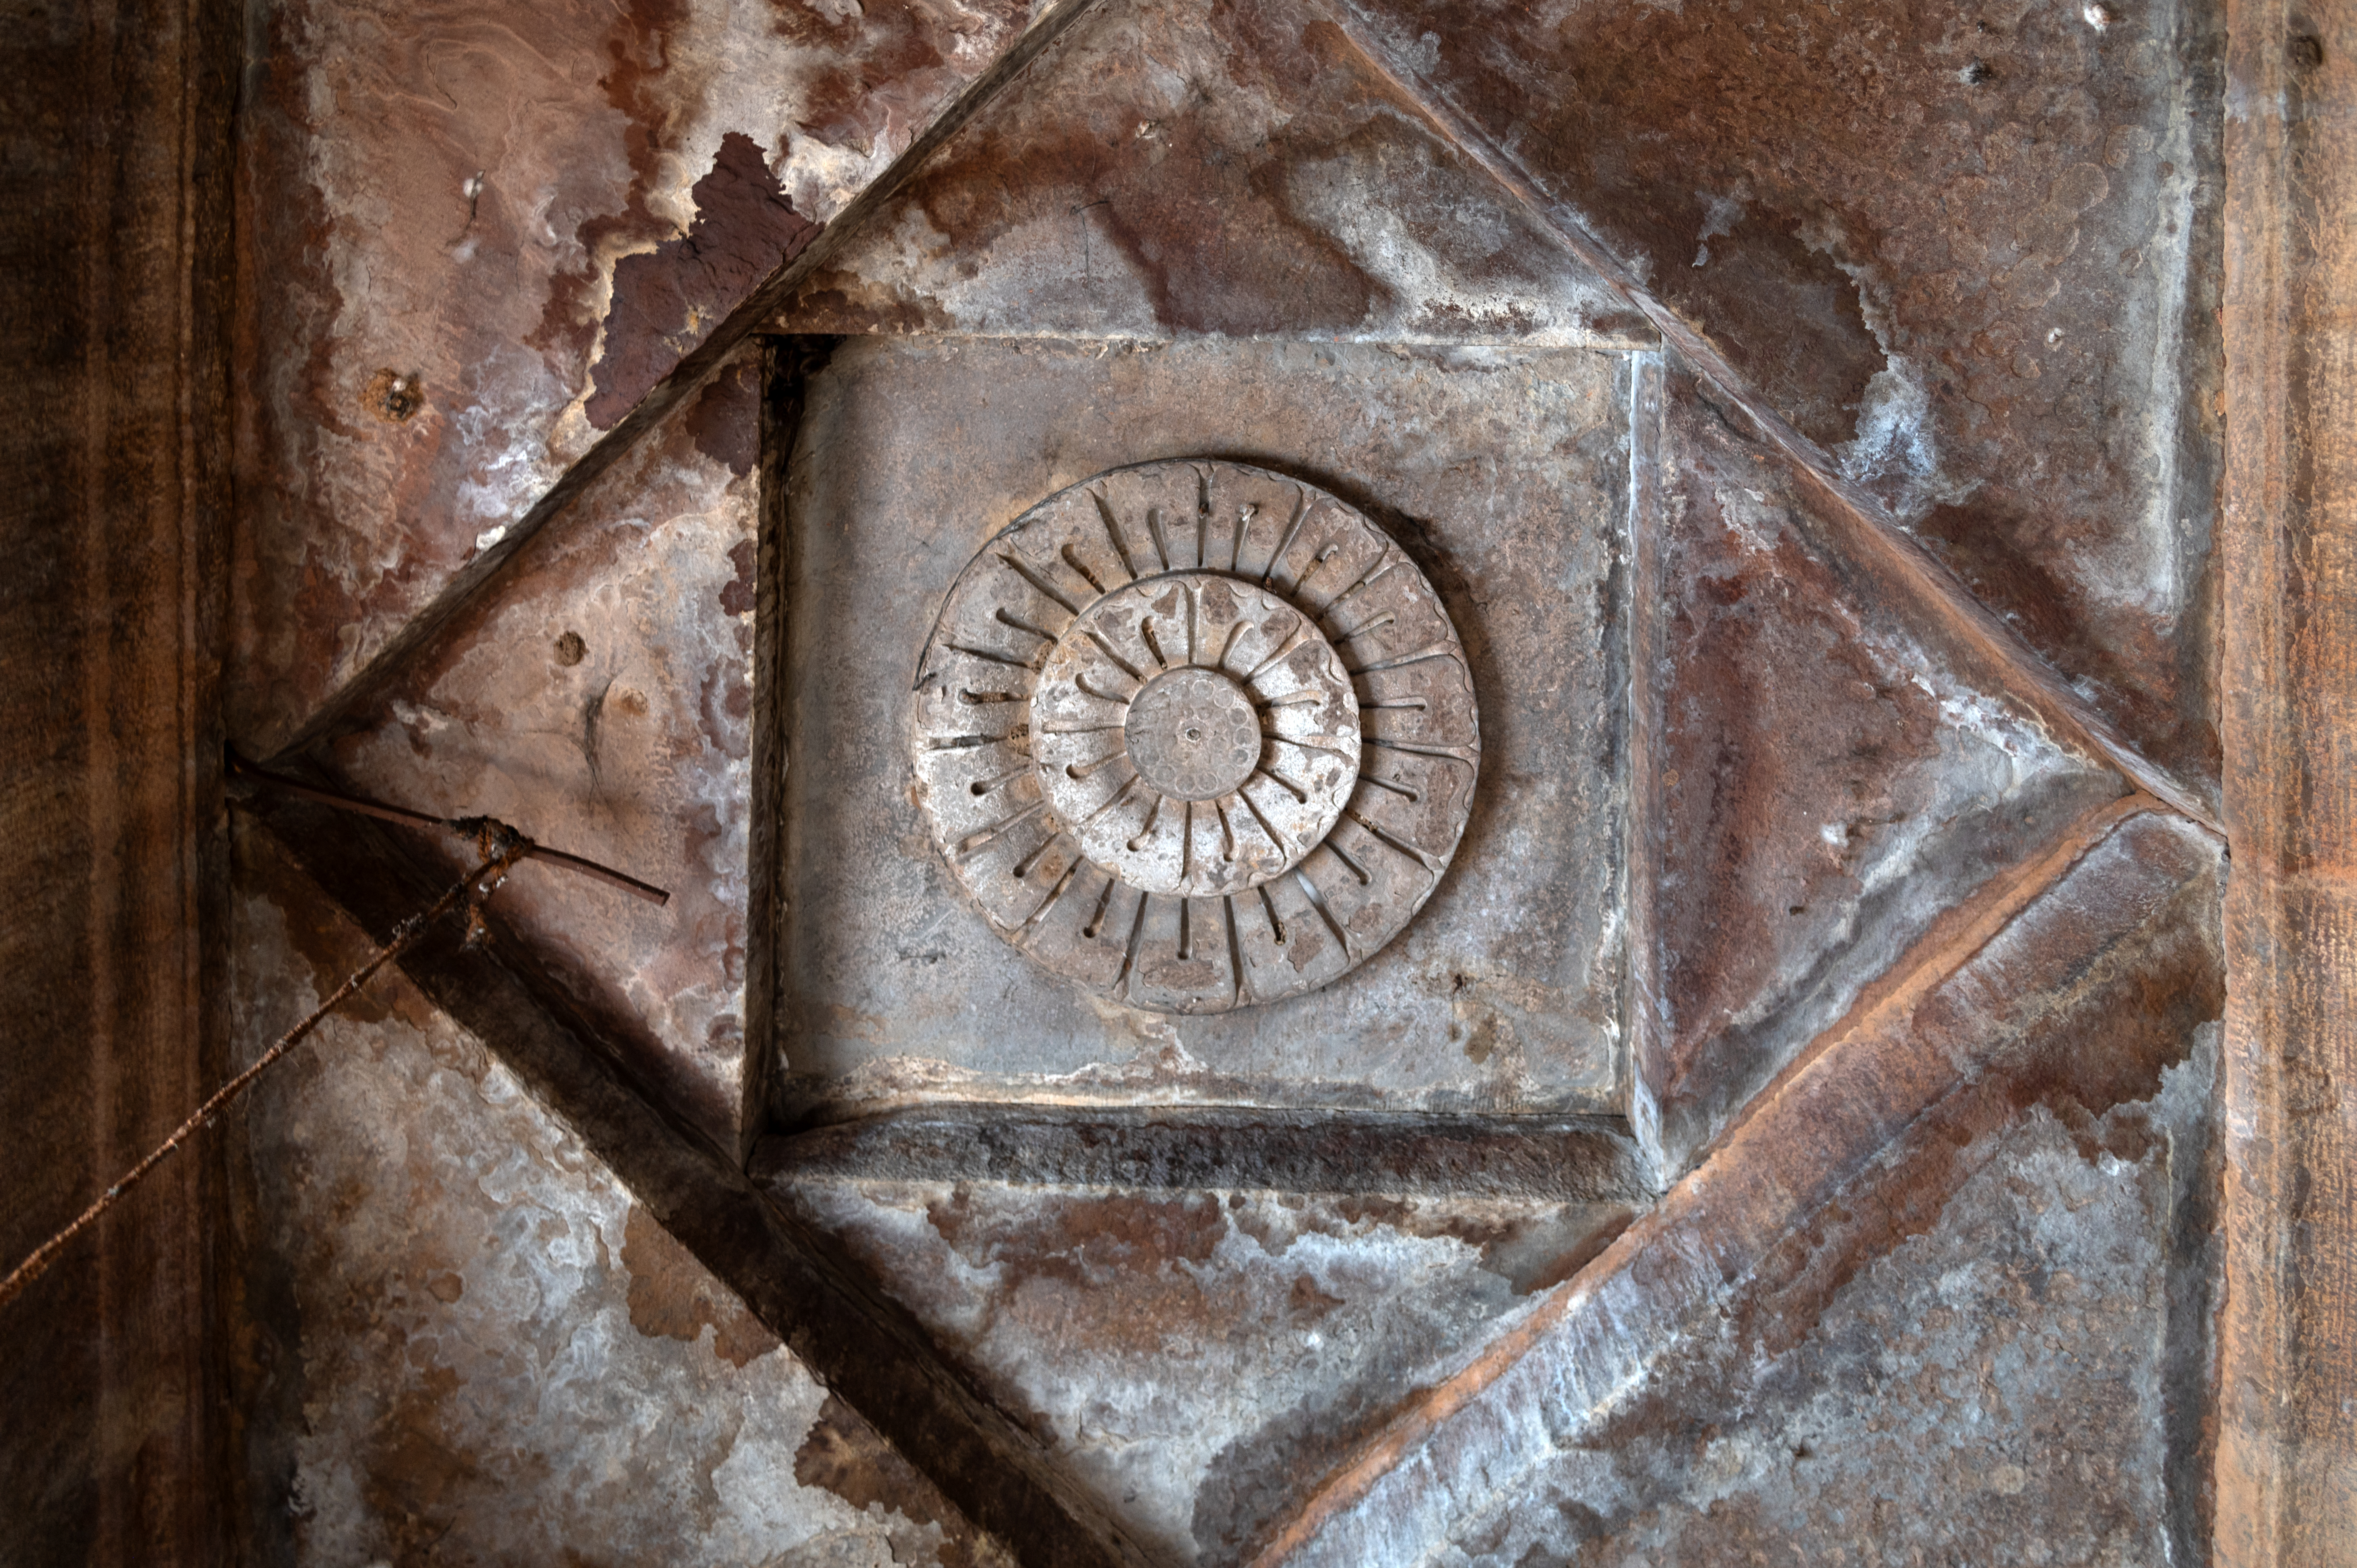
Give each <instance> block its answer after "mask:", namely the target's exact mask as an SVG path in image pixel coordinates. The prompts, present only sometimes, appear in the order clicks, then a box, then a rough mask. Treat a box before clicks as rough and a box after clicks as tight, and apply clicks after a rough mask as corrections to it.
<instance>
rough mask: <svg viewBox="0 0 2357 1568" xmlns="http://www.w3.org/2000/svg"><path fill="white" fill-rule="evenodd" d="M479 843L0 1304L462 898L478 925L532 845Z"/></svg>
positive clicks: (14, 1282)
mask: <svg viewBox="0 0 2357 1568" xmlns="http://www.w3.org/2000/svg"><path fill="white" fill-rule="evenodd" d="M397 810H398V808H395V807H386V808H383V809H382V814H390V813H392V812H393V811H397ZM429 820H430V819H429ZM480 842H481V843H482V845H483V848H484V851H485V852H486V854H488V855H489V858H488V859H486V860H485V861H484V862H483V863H482V864H481V865H478V866H477V867H475V869H474V870H472V871H470V872H468V874H467V875H465V876H463V877H461V878H459V879H458V880H457V882H454V883H452V884H451V885H450V888H449V890H448V891H447V892H446V893H444V894H443V895H442V896H441V897H439V898H436V900H434V902H433V903H431V904H429V905H427V906H426V907H425V908H424V909H422V910H420V911H418V912H417V913H416V914H414V915H412V916H411V917H410V918H407V919H405V920H404V921H402V922H401V924H400V925H398V926H396V927H394V928H393V937H392V939H391V940H388V941H387V942H386V943H385V944H384V945H383V946H382V947H380V948H378V949H377V950H376V951H375V952H373V953H371V954H370V955H369V959H368V961H367V962H365V963H363V964H361V967H360V968H358V969H356V970H354V971H353V972H351V973H350V975H348V976H347V977H346V978H345V980H344V983H342V984H341V985H339V986H338V987H336V989H335V990H334V992H332V993H330V994H329V995H328V999H327V1000H326V1001H324V1002H322V1003H320V1004H319V1005H318V1006H317V1007H315V1008H313V1009H312V1010H311V1014H310V1016H308V1017H307V1018H305V1019H304V1020H303V1021H302V1022H301V1023H299V1024H297V1025H296V1026H294V1027H293V1028H291V1029H289V1030H287V1031H286V1032H285V1034H283V1035H281V1036H278V1038H277V1039H276V1040H274V1042H272V1044H271V1046H270V1048H269V1049H268V1050H265V1051H264V1052H263V1053H262V1055H260V1056H259V1057H256V1058H254V1060H253V1065H252V1066H251V1067H249V1068H247V1069H245V1070H244V1071H243V1072H241V1073H239V1074H238V1075H237V1076H236V1077H235V1078H232V1079H230V1080H229V1081H228V1082H227V1083H225V1084H222V1085H221V1088H220V1089H218V1090H214V1091H213V1095H212V1098H210V1100H207V1101H205V1102H204V1103H203V1104H202V1105H200V1106H199V1107H198V1108H197V1112H196V1114H194V1115H193V1116H190V1117H189V1118H188V1120H187V1121H186V1122H181V1123H180V1125H179V1127H178V1130H177V1131H175V1132H174V1133H172V1135H171V1136H170V1137H168V1138H167V1139H165V1140H164V1141H163V1142H162V1143H161V1144H157V1145H156V1147H155V1148H154V1149H153V1150H152V1151H150V1152H149V1154H148V1155H147V1157H146V1158H145V1159H143V1160H141V1161H140V1162H139V1163H138V1164H137V1165H134V1166H132V1167H131V1169H130V1170H128V1171H126V1172H125V1173H124V1175H123V1176H122V1178H121V1179H120V1180H118V1181H117V1182H115V1184H114V1185H113V1187H108V1188H107V1189H106V1190H105V1191H104V1192H103V1193H101V1194H100V1195H99V1197H98V1200H97V1201H96V1202H94V1203H92V1204H91V1206H90V1207H89V1208H85V1209H83V1210H82V1211H81V1214H80V1215H79V1216H77V1217H76V1218H75V1219H74V1221H73V1223H72V1224H70V1225H69V1226H67V1227H66V1228H65V1229H64V1230H60V1231H59V1232H58V1233H57V1234H56V1235H54V1236H52V1237H50V1238H49V1239H48V1240H46V1241H44V1242H42V1243H41V1244H40V1245H39V1246H38V1247H36V1248H34V1249H33V1251H32V1252H31V1254H30V1255H29V1256H27V1258H26V1259H25V1261H24V1262H21V1263H18V1264H17V1265H16V1267H15V1268H14V1269H12V1270H10V1271H9V1273H8V1277H7V1278H6V1279H5V1280H0V1307H5V1306H6V1305H8V1304H9V1303H10V1302H12V1301H14V1300H16V1297H17V1296H18V1295H20V1294H23V1292H24V1290H25V1287H26V1286H27V1285H29V1284H31V1283H33V1282H34V1281H35V1280H37V1279H39V1278H40V1277H41V1275H42V1274H43V1273H47V1272H48V1267H49V1265H50V1264H51V1263H53V1262H56V1261H57V1259H58V1255H59V1253H61V1252H63V1251H65V1250H66V1248H67V1246H68V1245H69V1244H70V1243H71V1242H72V1240H73V1239H74V1238H75V1237H76V1236H79V1235H81V1233H82V1232H83V1231H84V1230H88V1229H90V1227H91V1226H92V1225H94V1224H96V1223H97V1222H98V1219H99V1218H100V1216H102V1215H103V1214H104V1213H105V1212H106V1211H107V1210H108V1209H110V1208H113V1207H114V1206H115V1205H116V1204H117V1203H120V1202H121V1201H123V1199H124V1197H126V1196H128V1195H129V1193H130V1191H131V1189H132V1188H133V1187H137V1186H138V1185H139V1184H140V1183H141V1182H142V1181H144V1180H145V1179H146V1177H147V1174H148V1173H149V1172H150V1171H152V1170H154V1169H155V1168H156V1166H157V1165H161V1164H163V1163H164V1161H165V1160H166V1159H167V1157H168V1156H170V1155H171V1154H172V1153H173V1152H174V1151H175V1150H177V1149H178V1148H179V1147H180V1145H181V1144H184V1143H186V1142H188V1139H190V1138H191V1137H194V1136H195V1135H196V1134H197V1133H199V1132H201V1131H203V1130H204V1128H205V1127H206V1126H207V1125H208V1124H210V1122H212V1120H213V1118H214V1117H216V1116H218V1115H220V1114H221V1112H222V1111H223V1110H224V1109H225V1108H227V1107H228V1105H229V1104H230V1103H231V1101H234V1100H236V1099H237V1097H238V1096H239V1095H241V1094H243V1093H244V1092H245V1091H246V1090H247V1088H248V1087H250V1086H251V1085H252V1084H253V1080H254V1079H258V1078H260V1077H261V1076H262V1075H263V1073H264V1071H265V1070H267V1069H269V1067H270V1065H271V1064H272V1063H273V1062H275V1061H276V1060H278V1058H281V1057H283V1056H285V1054H286V1053H287V1052H288V1051H290V1050H292V1049H294V1047H295V1046H296V1042H298V1041H300V1040H301V1039H302V1038H303V1037H304V1036H306V1035H308V1034H309V1033H310V1032H311V1031H312V1030H313V1029H315V1028H317V1026H318V1025H319V1021H320V1020H321V1019H323V1018H325V1017H326V1016H327V1015H328V1014H330V1013H332V1012H334V1011H335V1010H336V1009H337V1008H338V1007H339V1006H340V1005H342V1004H344V1003H345V1002H348V1001H350V999H351V997H352V996H353V994H354V993H357V992H358V991H359V990H360V988H361V986H363V985H365V984H367V983H368V982H369V980H370V977H371V976H372V975H374V974H375V973H376V972H377V971H378V970H380V969H382V968H383V967H384V966H385V965H386V964H388V963H390V962H392V961H393V960H394V959H396V958H399V957H400V956H401V955H402V954H403V953H404V952H406V951H408V950H410V948H412V947H413V946H414V945H415V944H416V942H417V940H418V939H419V938H420V937H422V936H424V935H425V932H426V930H427V929H429V928H430V927H431V926H432V925H433V924H434V922H435V921H436V920H437V919H439V918H442V917H443V916H444V915H446V914H447V913H449V911H450V909H451V908H453V907H454V906H455V905H457V903H458V902H459V901H460V900H461V899H464V900H465V901H466V904H467V906H468V915H469V917H470V921H469V924H470V926H471V924H472V920H471V917H472V916H473V915H474V914H475V912H476V911H478V910H479V909H480V908H481V907H482V903H483V900H485V899H486V898H489V897H490V896H491V895H492V894H493V893H495V892H497V891H498V890H499V886H500V883H501V882H503V881H505V880H506V879H507V874H508V872H509V870H510V869H511V867H512V866H513V865H515V863H516V862H517V861H518V860H521V859H522V858H523V856H524V855H525V854H527V853H529V852H530V850H531V848H532V843H531V841H530V840H529V839H526V838H524V837H523V835H522V834H521V833H517V832H512V831H511V830H497V829H496V827H495V828H494V829H487V830H485V831H484V832H483V833H482V834H481V838H480Z"/></svg>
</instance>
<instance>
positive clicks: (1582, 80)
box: [1361, 0, 2222, 779]
mask: <svg viewBox="0 0 2357 1568" xmlns="http://www.w3.org/2000/svg"><path fill="white" fill-rule="evenodd" d="M1361 11H1362V14H1364V15H1366V16H1369V18H1370V26H1371V27H1372V29H1373V30H1374V32H1375V33H1376V34H1377V35H1378V36H1379V37H1380V38H1381V39H1382V41H1383V48H1386V50H1387V51H1388V52H1389V53H1390V54H1391V55H1392V56H1393V58H1394V59H1395V60H1396V61H1397V62H1398V64H1399V65H1400V66H1401V68H1402V69H1403V70H1405V71H1406V73H1407V74H1408V75H1409V76H1410V77H1411V78H1412V79H1413V80H1415V81H1416V82H1418V83H1419V84H1420V85H1421V86H1422V87H1424V88H1425V89H1426V90H1427V91H1433V92H1435V93H1437V94H1438V95H1440V96H1443V97H1445V98H1446V99H1447V100H1448V102H1450V103H1452V104H1454V105H1456V106H1457V107H1458V109H1460V110H1461V111H1462V112H1463V113H1465V114H1466V115H1467V116H1468V117H1469V119H1470V120H1471V121H1472V122H1473V123H1474V124H1477V125H1479V126H1480V127H1481V129H1482V131H1483V132H1484V134H1487V135H1488V136H1489V137H1490V138H1491V139H1492V140H1493V141H1494V142H1495V143H1497V144H1498V145H1501V146H1504V147H1506V148H1509V149H1511V156H1512V158H1513V159H1515V160H1516V161H1517V162H1519V163H1520V164H1521V166H1523V167H1524V168H1525V169H1527V170H1528V171H1529V173H1530V175H1531V177H1533V178H1534V180H1535V182H1536V183H1537V185H1538V187H1539V188H1541V189H1542V190H1544V192H1545V193H1546V194H1547V195H1548V196H1550V197H1551V198H1553V199H1556V200H1559V201H1562V202H1565V203H1566V204H1567V205H1568V206H1569V207H1570V208H1571V209H1574V210H1576V211H1577V213H1578V214H1579V218H1580V220H1581V221H1582V222H1583V223H1584V224H1586V225H1587V227H1589V228H1590V229H1591V230H1592V231H1594V232H1595V234H1596V235H1597V237H1598V239H1599V240H1600V241H1601V242H1603V244H1604V245H1605V246H1606V247H1608V248H1609V250H1610V251H1612V252H1615V253H1617V254H1619V255H1620V256H1622V257H1625V258H1628V259H1629V261H1630V262H1631V265H1632V268H1633V270H1634V271H1635V272H1636V273H1637V274H1640V276H1641V278H1642V280H1643V283H1644V285H1645V286H1646V287H1647V288H1649V289H1650V290H1652V292H1653V293H1654V294H1655V295H1657V296H1659V297H1660V298H1661V299H1662V300H1663V302H1665V303H1666V304H1667V305H1668V306H1670V307H1671V308H1672V309H1674V310H1675V311H1676V312H1678V313H1679V314H1680V315H1681V316H1683V317H1684V318H1686V319H1687V320H1688V321H1690V322H1691V323H1693V324H1694V325H1695V327H1697V328H1699V329H1700V330H1701V331H1702V332H1703V333H1704V335H1705V336H1706V337H1707V338H1710V339H1712V340H1713V341H1714V342H1715V343H1716V344H1717V347H1718V348H1719V349H1720V350H1721V351H1722V352H1724V353H1725V354H1726V355H1727V358H1728V360H1729V361H1730V362H1731V363H1733V364H1734V365H1735V366H1736V367H1737V368H1738V370H1739V371H1741V372H1742V373H1743V374H1744V375H1745V376H1746V377H1748V378H1749V379H1750V380H1751V381H1752V382H1753V383H1754V385H1755V386H1756V387H1757V388H1758V389H1759V391H1760V393H1761V394H1762V396H1763V397H1764V398H1765V400H1766V402H1767V403H1768V404H1769V405H1770V406H1771V407H1772V408H1773V409H1774V410H1775V411H1776V412H1777V413H1781V415H1783V416H1784V417H1785V418H1787V419H1789V420H1790V421H1791V422H1792V424H1794V425H1796V426H1797V427H1798V428H1800V429H1801V430H1802V431H1803V433H1804V434H1805V435H1808V436H1809V437H1810V438H1812V439H1813V440H1814V441H1815V442H1816V443H1818V444H1819V445H1820V446H1822V447H1823V448H1824V449H1825V451H1826V452H1827V453H1828V454H1829V455H1830V456H1831V457H1832V458H1833V460H1834V461H1835V462H1836V463H1837V464H1838V465H1839V466H1840V467H1842V468H1843V469H1844V471H1845V472H1846V474H1847V476H1848V477H1849V478H1853V479H1855V480H1857V481H1858V482H1860V483H1862V484H1864V485H1866V486H1867V487H1868V488H1869V489H1873V490H1874V491H1876V492H1877V493H1878V494H1879V495H1880V496H1881V497H1882V499H1884V500H1885V501H1886V502H1888V503H1889V505H1890V506H1891V507H1892V508H1893V509H1894V510H1896V511H1897V512H1898V513H1899V514H1900V517H1901V518H1902V519H1903V520H1905V521H1908V522H1910V524H1911V525H1912V526H1914V527H1916V529H1917V530H1918V532H1919V533H1920V535H1921V537H1922V538H1924V539H1925V540H1927V541H1928V542H1931V543H1932V547H1933V548H1934V550H1935V551H1936V552H1938V553H1941V554H1942V555H1943V557H1944V558H1945V559H1946V560H1947V562H1948V564H1950V565H1951V566H1953V568H1954V569H1955V570H1956V571H1957V572H1958V573H1959V574H1960V575H1962V576H1963V577H1964V579H1965V580H1966V582H1967V583H1968V584H1969V585H1971V587H1972V588H1973V590H1974V591H1975V593H1976V594H1978V595H1980V596H1982V597H1983V598H1984V599H1985V601H1986V602H1987V603H1988V604H1990V605H1991V606H1992V607H1994V608H1996V610H1997V611H1998V612H1999V613H2000V614H2001V615H2003V616H2005V617H2006V618H2008V619H2010V620H2012V621H2013V622H2014V624H2015V625H2016V626H2017V627H2018V628H2019V629H2020V630H2021V631H2022V633H2023V634H2024V635H2025V636H2026V637H2028V638H2029V639H2030V640H2031V642H2032V643H2033V645H2034V646H2036V647H2037V648H2038V649H2039V650H2040V651H2041V652H2042V653H2044V654H2045V655H2046V656H2047V657H2048V658H2049V659H2050V660H2053V661H2054V662H2055V663H2056V664H2057V665H2058V666H2059V667H2061V669H2062V670H2063V671H2064V672H2065V673H2066V675H2068V676H2069V677H2071V678H2073V679H2074V680H2076V681H2079V682H2083V690H2085V691H2087V692H2088V693H2090V694H2091V695H2092V696H2093V698H2094V700H2095V701H2096V702H2097V703H2098V704H2099V705H2100V706H2102V707H2103V708H2104V711H2105V712H2106V713H2107V714H2109V715H2111V716H2112V717H2113V718H2114V719H2115V722H2118V723H2120V724H2121V725H2124V726H2125V727H2126V729H2127V730H2128V731H2129V732H2130V733H2131V734H2132V735H2134V736H2136V737H2137V739H2138V741H2139V743H2140V744H2141V745H2143V746H2147V747H2149V748H2150V749H2151V750H2152V752H2153V753H2154V754H2155V756H2156V757H2157V758H2158V760H2159V761H2161V762H2162V763H2163V764H2164V765H2166V766H2169V767H2170V768H2176V769H2179V770H2180V771H2181V772H2183V773H2184V774H2185V775H2187V776H2188V777H2190V778H2196V779H2209V778H2211V777H2213V776H2214V775H2215V772H2216V769H2217V767H2218V752H2217V738H2216V732H2215V723H2214V717H2213V713H2212V710H2213V707H2214V693H2213V690H2212V682H2213V676H2212V662H2213V654H2212V648H2211V639H2210V636H2209V633H2208V627H2209V624H2210V619H2209V618H2210V614H2211V610H2210V602H2211V596H2212V591H2211V587H2210V576H2209V568H2208V564H2207V560H2208V553H2209V545H2210V536H2211V529H2212V518H2213V516H2214V514H2215V510H2216V482H2217V473H2218V467H2219V445H2220V422H2219V419H2218V414H2217V409H2218V400H2217V390H2218V387H2219V385H2220V376H2221V356H2220V349H2219V339H2218V334H2217V328H2216V324H2215V320H2214V316H2213V312H2214V307H2215V305H2216V299H2217V290H2218V286H2219V258H2218V255H2217V244H2218V240H2217V231H2216V227H2215V223H2216V217H2215V212H2216V192H2217V188H2218V182H2219V179H2220V173H2219V170H2220V156H2221V155H2220V140H2219V138H2220V125H2219V103H2220V102H2221V99H2222V93H2221V92H2220V91H2219V88H2218V86H2217V78H2216V69H2217V67H2216V61H2217V39H2216V37H2215V29H2216V27H2217V19H2216V18H2217V13H2215V12H2212V11H2206V10H2202V9H2201V8H2199V7H2191V6H2179V5H2154V6H2152V7H2149V8H2145V9H2139V10H2138V11H2137V12H2136V14H2135V15H2134V16H2126V15H2125V14H2123V15H2122V16H2118V17H2115V24H2116V25H2108V26H2106V27H2094V26H2093V25H2092V24H2090V23H2088V22H2086V21H2085V20H2084V18H2083V16H2082V14H2081V10H2080V8H2079V7H2077V6H2075V5H2072V6H2065V5H2054V6H2039V7H2030V8H2028V9H2019V10H2013V11H2006V12H1986V13H1980V14H1974V13H1969V12H1954V11H1948V10H1941V9H1936V8H1935V9H1926V8H1923V7H1918V6H1909V5H1902V4H1893V3H1887V0H1873V3H1869V4H1867V5H1863V6H1857V7H1846V8H1845V9H1843V10H1842V11H1841V12H1840V13H1839V14H1838V15H1837V16H1836V15H1835V14H1834V13H1832V12H1829V11H1824V10H1821V9H1809V8H1803V9H1798V10H1795V9H1789V8H1779V7H1775V6H1747V7H1742V8H1740V9H1737V8H1731V7H1727V6H1716V5H1714V6H1663V5H1620V4H1616V5H1591V6H1584V7H1580V8H1578V9H1577V10H1575V11H1570V12H1562V11H1556V10H1548V9H1536V10H1534V9H1529V8H1525V7H1523V6H1519V5H1505V4H1501V3H1480V4H1475V5H1439V4H1437V3H1435V0H1373V3H1372V4H1368V5H1363V6H1362V7H1361Z"/></svg>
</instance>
